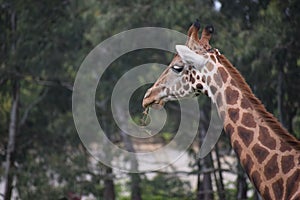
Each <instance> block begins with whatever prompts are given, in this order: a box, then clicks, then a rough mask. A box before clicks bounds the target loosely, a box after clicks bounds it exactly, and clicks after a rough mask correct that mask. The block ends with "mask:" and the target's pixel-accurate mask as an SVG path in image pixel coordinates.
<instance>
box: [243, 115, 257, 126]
mask: <svg viewBox="0 0 300 200" xmlns="http://www.w3.org/2000/svg"><path fill="white" fill-rule="evenodd" d="M241 122H242V124H244V125H245V126H247V127H251V128H255V127H256V123H255V120H254V117H253V115H252V114H250V113H243V116H242V121H241Z"/></svg>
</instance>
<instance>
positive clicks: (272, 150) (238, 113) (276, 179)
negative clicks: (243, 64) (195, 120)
mask: <svg viewBox="0 0 300 200" xmlns="http://www.w3.org/2000/svg"><path fill="white" fill-rule="evenodd" d="M211 64H213V67H212V69H213V70H211V72H212V74H213V75H210V77H211V78H210V79H211V81H210V83H207V87H208V88H207V89H208V95H209V96H210V97H211V99H212V101H213V102H214V103H215V104H216V106H217V108H218V112H219V115H220V117H221V118H222V119H223V120H224V130H225V132H226V133H227V135H228V136H229V138H230V142H231V145H232V147H233V149H234V150H235V152H236V154H237V156H238V158H239V160H240V162H241V165H242V166H243V168H244V170H245V171H246V173H247V174H248V177H249V178H250V180H251V181H252V183H253V184H254V186H255V187H256V189H257V190H258V191H259V193H260V194H261V196H262V197H263V198H265V199H297V198H300V143H299V141H297V140H296V139H295V138H294V137H292V136H291V135H290V134H289V133H287V132H286V130H285V129H284V128H282V126H281V125H280V124H279V123H278V122H277V120H276V119H275V118H274V117H273V116H272V115H271V114H270V113H268V112H267V111H266V110H265V108H264V106H263V105H262V104H261V102H260V101H259V100H258V99H257V98H256V97H255V96H254V95H253V93H252V91H251V89H250V88H249V86H248V85H247V84H246V82H245V81H244V79H243V78H242V77H241V75H240V74H239V73H238V71H237V70H236V69H235V68H234V67H233V66H232V65H231V64H230V63H229V62H228V61H227V59H226V58H225V57H224V56H222V55H216V56H214V59H212V62H211V63H208V65H211ZM208 65H207V66H208Z"/></svg>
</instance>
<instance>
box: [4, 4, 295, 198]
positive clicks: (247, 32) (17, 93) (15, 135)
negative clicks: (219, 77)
mask: <svg viewBox="0 0 300 200" xmlns="http://www.w3.org/2000/svg"><path fill="white" fill-rule="evenodd" d="M196 18H198V19H199V20H200V22H201V26H202V28H203V27H204V26H205V25H207V24H212V25H213V26H214V27H215V33H214V35H213V38H212V40H211V45H212V46H213V47H215V48H218V49H219V50H220V52H221V53H223V54H224V55H225V56H226V57H227V58H228V59H229V60H230V61H231V62H232V63H233V64H234V66H236V68H237V69H238V70H239V71H240V72H241V74H242V75H243V76H244V77H245V79H246V81H247V82H248V83H249V85H250V87H251V88H252V90H253V92H254V93H255V95H256V96H257V97H258V98H259V99H261V101H262V102H263V103H264V105H265V106H266V108H267V110H268V111H270V112H271V113H273V114H274V115H275V116H276V117H277V118H278V119H279V120H280V121H281V123H282V124H283V125H284V127H286V128H287V129H288V130H289V132H290V133H291V134H293V135H295V136H296V137H297V138H300V109H299V106H300V105H299V103H300V101H299V99H300V98H299V97H300V43H299V35H300V27H299V23H300V4H299V2H297V1H296V0H289V1H275V0H244V1H238V0H236V1H225V0H202V1H200V0H186V1H180V0H174V1H159V0H151V1H150V0H144V1H143V0H135V1H123V0H101V1H96V0H86V1H79V0H43V1H32V0H23V1H20V0H0V162H1V165H0V199H5V200H9V199H22V200H33V199H34V200H35V199H53V200H58V199H69V200H70V199H72V200H75V199H77V200H79V199H90V200H93V199H104V200H113V199H121V200H129V199H131V200H141V199H146V200H147V199H150V200H160V199H164V200H165V199H172V200H176V199H178V200H179V199H205V200H208V199H258V198H259V197H258V196H257V194H256V192H255V190H254V189H253V187H252V185H251V184H250V183H249V180H248V178H247V176H246V175H245V173H244V172H243V170H242V169H241V167H240V166H239V164H238V162H237V159H236V157H235V154H234V153H233V151H232V149H231V147H230V145H229V141H228V139H227V138H226V137H225V136H224V135H223V136H222V137H221V138H220V140H219V142H218V144H217V145H216V146H215V148H214V149H213V151H212V152H211V153H210V154H209V155H208V156H207V157H205V158H204V159H199V156H198V155H199V146H200V145H201V141H202V138H203V137H204V135H205V132H206V130H207V127H208V124H209V119H210V116H209V115H210V114H209V113H210V112H209V110H210V101H209V99H208V98H207V97H205V96H204V95H203V96H200V97H199V104H200V106H201V108H202V110H201V120H200V122H199V130H198V136H197V138H196V140H195V142H194V144H193V145H191V147H190V148H189V150H188V152H187V153H186V155H184V156H183V159H181V161H180V162H178V163H174V164H173V165H172V166H170V167H168V168H167V169H162V170H159V171H154V172H144V173H140V174H130V173H126V172H121V171H118V170H116V169H112V168H110V167H107V166H104V165H102V164H101V163H100V162H97V161H96V160H94V159H93V157H92V156H91V155H90V154H89V153H88V152H87V151H86V149H85V148H84V146H83V145H82V143H81V141H80V138H79V137H78V134H77V132H76V129H75V125H74V122H73V118H72V87H73V82H74V80H75V76H76V72H77V70H78V69H79V66H80V64H81V63H82V61H83V59H84V58H85V57H86V56H87V54H88V53H89V52H90V51H91V50H92V49H93V48H94V47H95V46H96V45H98V44H99V43H101V42H102V41H103V40H105V39H107V38H108V37H111V36H113V35H114V34H117V33H119V32H122V31H126V30H129V29H132V28H138V27H147V26H154V27H164V28H169V29H173V30H177V31H180V32H182V33H186V32H187V30H188V28H189V26H190V25H191V23H192V22H193V21H195V19H196ZM172 56H173V55H172V54H171V53H169V52H163V51H158V50H153V49H147V50H138V51H134V52H130V53H128V54H126V55H123V56H121V57H120V58H119V59H117V60H116V61H115V62H113V63H112V64H111V66H110V67H109V69H108V70H107V71H106V72H105V74H104V76H103V77H102V80H101V81H102V84H103V85H102V86H103V87H102V88H101V89H99V90H98V91H97V94H96V105H95V107H96V110H97V114H98V120H99V123H100V124H102V126H103V128H104V129H105V130H106V131H105V132H106V133H107V136H108V137H109V138H110V140H111V141H112V142H114V143H116V144H117V145H119V146H123V147H124V148H126V149H128V150H130V151H135V150H139V149H141V148H145V149H151V148H154V147H156V146H161V145H164V144H167V143H168V142H169V141H170V140H171V139H172V137H173V136H174V135H173V134H174V132H175V131H174V130H176V124H177V121H178V120H180V119H179V118H178V117H177V116H178V115H176V114H175V113H178V112H177V111H178V103H177V102H170V103H168V104H167V105H166V109H167V111H168V113H170V114H171V117H169V118H168V121H169V122H168V123H166V125H165V127H164V129H163V130H162V131H161V133H160V134H158V135H157V136H156V137H155V138H154V139H153V140H152V141H151V142H148V143H147V144H139V145H136V143H134V142H133V141H131V139H130V138H128V137H126V136H124V134H123V133H122V131H120V129H119V128H118V127H117V126H116V124H115V122H114V120H113V118H112V114H111V110H110V96H109V94H111V91H112V90H113V87H114V84H116V82H117V81H118V79H119V78H120V77H121V76H122V74H124V73H125V72H126V71H128V70H129V69H131V68H132V67H134V66H137V65H141V64H145V63H151V62H155V63H162V64H165V65H168V63H169V62H170V61H171V59H172ZM149 87H150V85H145V86H143V87H141V88H139V89H138V90H137V91H136V92H135V93H134V95H133V97H132V99H131V100H130V111H131V115H132V118H133V120H136V121H137V123H139V120H140V119H141V118H142V116H143V115H142V112H143V108H142V106H141V102H142V98H143V95H144V93H145V91H146V89H147V88H149ZM172 113H173V114H172ZM128 162H135V161H128Z"/></svg>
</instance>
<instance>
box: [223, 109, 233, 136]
mask: <svg viewBox="0 0 300 200" xmlns="http://www.w3.org/2000/svg"><path fill="white" fill-rule="evenodd" d="M223 112H224V111H223ZM224 114H225V112H224ZM225 132H226V133H227V135H229V138H231V136H232V134H233V132H234V128H233V126H232V125H231V124H227V125H226V127H225Z"/></svg>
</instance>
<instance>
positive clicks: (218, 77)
mask: <svg viewBox="0 0 300 200" xmlns="http://www.w3.org/2000/svg"><path fill="white" fill-rule="evenodd" d="M214 80H215V82H216V83H217V85H218V86H219V88H220V87H222V85H223V83H222V81H221V79H220V76H219V74H214Z"/></svg>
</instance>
